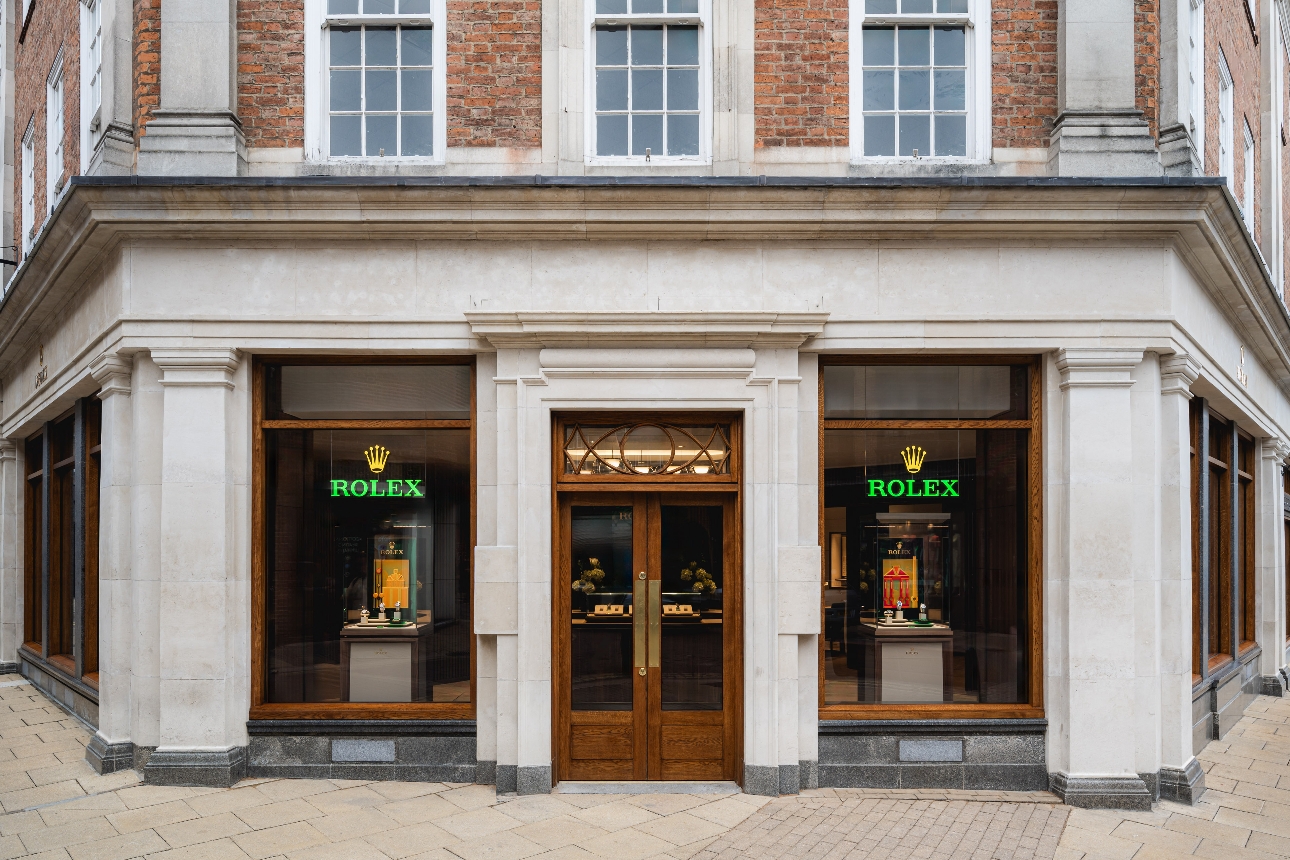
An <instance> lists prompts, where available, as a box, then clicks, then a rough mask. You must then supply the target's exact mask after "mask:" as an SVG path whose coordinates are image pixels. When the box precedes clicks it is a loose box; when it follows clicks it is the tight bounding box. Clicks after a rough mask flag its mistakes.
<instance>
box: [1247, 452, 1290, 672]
mask: <svg viewBox="0 0 1290 860" xmlns="http://www.w3.org/2000/svg"><path fill="white" fill-rule="evenodd" d="M1259 447H1260V454H1261V455H1262V456H1261V457H1260V458H1259V463H1258V467H1257V468H1258V470H1259V472H1258V474H1257V475H1255V476H1254V487H1255V492H1256V496H1255V508H1256V509H1255V513H1254V516H1255V518H1256V523H1257V524H1256V526H1255V529H1254V533H1255V536H1256V540H1257V541H1258V546H1257V548H1256V553H1257V555H1256V558H1257V567H1256V568H1255V583H1254V593H1255V601H1254V606H1255V610H1254V611H1255V634H1254V635H1255V636H1256V637H1257V639H1258V643H1259V645H1260V646H1262V649H1263V653H1262V654H1261V655H1260V656H1259V674H1261V675H1262V676H1263V683H1262V687H1263V689H1262V692H1263V694H1264V695H1267V696H1281V695H1284V694H1285V681H1284V676H1283V675H1282V674H1281V668H1282V667H1283V666H1285V664H1286V612H1285V605H1286V556H1285V553H1286V547H1285V501H1284V500H1285V483H1284V480H1283V478H1282V475H1281V467H1282V466H1283V465H1284V464H1285V462H1286V458H1287V457H1290V445H1288V444H1287V443H1286V441H1285V440H1284V439H1278V438H1275V437H1273V438H1266V439H1263V440H1262V441H1261V443H1260V446H1259Z"/></svg>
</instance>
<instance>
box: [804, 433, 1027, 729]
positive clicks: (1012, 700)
mask: <svg viewBox="0 0 1290 860" xmlns="http://www.w3.org/2000/svg"><path fill="white" fill-rule="evenodd" d="M1028 444H1029V431H1027V430H936V429H928V428H909V429H900V430H826V431H825V434H824V521H825V532H826V536H825V545H824V549H825V568H824V569H825V576H824V583H823V584H824V605H825V609H824V639H825V643H824V651H825V655H824V699H825V702H826V703H829V704H845V703H892V704H896V703H917V702H922V703H929V704H930V703H938V704H939V703H946V702H981V703H986V702H988V703H998V704H1017V703H1021V702H1025V701H1027V699H1028V695H1029V686H1028V683H1027V682H1028V676H1029V665H1028V653H1029V649H1028V647H1027V641H1028V635H1027V633H1028V631H1029V630H1030V627H1031V625H1032V623H1033V621H1032V619H1030V617H1029V613H1028V611H1027V609H1028V577H1027V569H1026V558H1027V533H1026V526H1025V523H1026V520H1027V518H1028V515H1029V513H1030V511H1029V507H1028V501H1027V487H1028V481H1029V479H1030V476H1029V475H1028V472H1027V459H1028V458H1027V452H1028ZM898 602H899V608H898V606H897V604H898ZM982 607H988V611H983V609H982ZM924 608H925V613H926V618H927V620H926V622H925V623H924V622H920V623H921V626H915V625H912V624H910V623H909V622H913V621H915V620H918V619H920V618H921V617H922V615H923V611H924ZM898 612H899V613H901V614H903V615H904V618H905V622H906V623H904V624H901V623H899V622H897V623H895V624H892V623H890V622H888V621H887V620H886V619H887V615H886V613H891V615H892V616H893V619H894V617H895V616H896V613H898ZM879 631H881V633H880V632H879ZM880 637H881V638H880Z"/></svg>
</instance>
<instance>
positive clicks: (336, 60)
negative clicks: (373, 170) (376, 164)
mask: <svg viewBox="0 0 1290 860" xmlns="http://www.w3.org/2000/svg"><path fill="white" fill-rule="evenodd" d="M401 2H402V7H403V14H409V13H411V12H412V11H414V10H417V9H419V7H420V5H425V6H426V7H427V8H426V10H425V11H427V12H428V11H429V9H428V0H425V2H422V0H411V2H410V0H401ZM330 4H331V7H330V8H331V12H332V14H355V13H356V11H357V10H356V2H353V0H349V2H347V0H330ZM363 11H364V13H366V14H393V13H394V11H395V7H394V0H364V9H363ZM433 36H434V30H433V29H432V28H431V27H413V26H387V27H368V26H353V27H333V28H331V29H330V30H329V32H328V40H327V41H328V75H327V81H328V90H329V93H328V100H327V101H328V109H329V123H330V133H329V136H328V145H329V152H330V154H331V155H332V156H375V157H378V158H379V157H390V158H393V157H410V156H428V155H433V152H434V100H433V86H432V82H433V66H434V51H433Z"/></svg>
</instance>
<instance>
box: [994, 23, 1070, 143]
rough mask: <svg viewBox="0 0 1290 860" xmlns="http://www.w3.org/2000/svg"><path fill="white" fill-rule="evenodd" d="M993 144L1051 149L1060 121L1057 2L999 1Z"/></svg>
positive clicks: (996, 32) (995, 52) (995, 35)
mask: <svg viewBox="0 0 1290 860" xmlns="http://www.w3.org/2000/svg"><path fill="white" fill-rule="evenodd" d="M991 15H992V22H991V23H992V26H991V33H990V38H991V42H992V44H991V46H990V47H991V57H990V74H991V78H992V80H991V84H992V99H993V109H994V117H993V134H992V138H993V142H994V145H995V146H1000V147H1011V146H1017V147H1046V146H1048V136H1049V134H1050V133H1051V132H1052V130H1053V121H1054V120H1055V119H1056V118H1057V0H994V3H993V6H992V11H991Z"/></svg>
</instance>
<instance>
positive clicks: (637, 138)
mask: <svg viewBox="0 0 1290 860" xmlns="http://www.w3.org/2000/svg"><path fill="white" fill-rule="evenodd" d="M646 149H649V150H650V152H651V154H653V155H662V154H663V117H662V115H661V114H637V115H635V116H633V117H632V155H644V154H645V150H646Z"/></svg>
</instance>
